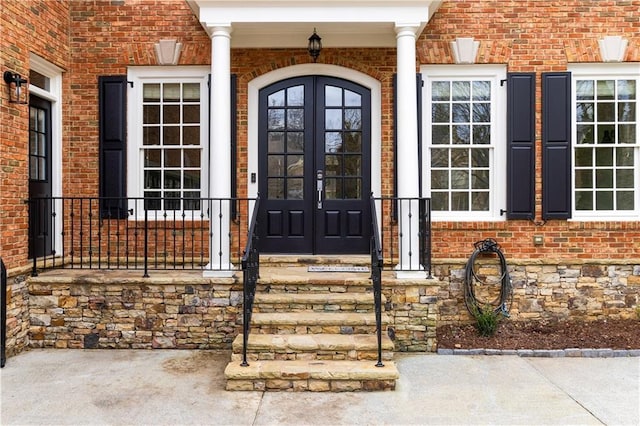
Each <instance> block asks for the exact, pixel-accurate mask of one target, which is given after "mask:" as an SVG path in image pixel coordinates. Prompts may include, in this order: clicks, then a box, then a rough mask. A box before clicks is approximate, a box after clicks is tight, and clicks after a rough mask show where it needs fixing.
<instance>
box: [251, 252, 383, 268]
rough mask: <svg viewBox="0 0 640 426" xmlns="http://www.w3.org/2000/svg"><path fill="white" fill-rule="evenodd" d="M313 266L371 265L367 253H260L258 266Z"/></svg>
mask: <svg viewBox="0 0 640 426" xmlns="http://www.w3.org/2000/svg"><path fill="white" fill-rule="evenodd" d="M300 265H305V266H314V265H338V266H340V265H346V266H371V256H369V255H304V254H301V255H282V254H261V255H260V266H261V267H263V266H266V267H269V266H276V267H282V266H300Z"/></svg>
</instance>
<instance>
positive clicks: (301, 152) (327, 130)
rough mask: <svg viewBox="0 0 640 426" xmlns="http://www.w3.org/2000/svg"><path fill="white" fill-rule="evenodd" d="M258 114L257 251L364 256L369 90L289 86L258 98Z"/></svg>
mask: <svg viewBox="0 0 640 426" xmlns="http://www.w3.org/2000/svg"><path fill="white" fill-rule="evenodd" d="M259 114H260V117H259V141H258V142H259V158H260V160H259V182H258V188H259V192H260V194H261V198H262V200H261V207H260V212H259V215H260V216H259V235H260V251H262V252H265V253H319V254H330V253H336V254H341V253H367V252H368V250H369V237H370V234H371V219H370V212H369V194H370V192H371V177H370V174H371V158H370V157H371V143H370V142H371V141H370V139H371V134H370V132H371V101H370V92H369V90H368V89H366V88H364V87H362V86H360V85H358V84H355V83H351V82H349V81H346V80H342V79H338V78H332V77H324V76H307V77H297V78H292V79H288V80H284V81H280V82H278V83H275V84H273V85H271V86H269V87H267V88H264V89H262V90H261V91H260V113H259Z"/></svg>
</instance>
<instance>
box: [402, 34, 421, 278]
mask: <svg viewBox="0 0 640 426" xmlns="http://www.w3.org/2000/svg"><path fill="white" fill-rule="evenodd" d="M417 29H418V26H417V25H406V26H404V25H398V26H396V47H397V99H396V102H397V114H398V115H397V117H396V120H397V132H398V134H397V138H398V147H397V149H398V151H397V152H396V155H397V156H398V157H397V158H398V162H397V163H398V173H397V175H398V197H400V198H409V197H412V198H417V197H418V196H419V195H420V194H419V179H420V176H419V174H418V170H419V168H418V107H417V103H416V99H417V98H416V96H417V91H416V31H417ZM398 214H399V215H400V217H399V220H400V230H399V235H398V237H399V239H400V253H399V254H400V259H399V264H398V266H397V269H398V271H397V273H396V275H397V276H398V277H400V278H401V277H404V276H407V277H408V276H415V275H416V272H417V271H419V270H420V253H419V248H420V240H419V238H418V236H419V235H418V231H419V227H418V224H419V209H418V202H417V200H415V201H402V202H400V204H399V205H398ZM407 271H415V272H413V273H412V272H407Z"/></svg>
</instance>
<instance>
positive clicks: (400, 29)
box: [394, 22, 421, 38]
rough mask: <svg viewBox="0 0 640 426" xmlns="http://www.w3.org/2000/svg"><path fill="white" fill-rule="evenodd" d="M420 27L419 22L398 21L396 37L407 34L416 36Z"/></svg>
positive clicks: (395, 28)
mask: <svg viewBox="0 0 640 426" xmlns="http://www.w3.org/2000/svg"><path fill="white" fill-rule="evenodd" d="M420 28H421V25H420V24H419V23H417V22H411V23H408V22H396V25H395V27H394V30H395V32H396V38H398V37H405V36H413V37H416V36H417V35H418V31H419V30H420Z"/></svg>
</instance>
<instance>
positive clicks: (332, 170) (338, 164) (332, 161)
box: [324, 155, 342, 176]
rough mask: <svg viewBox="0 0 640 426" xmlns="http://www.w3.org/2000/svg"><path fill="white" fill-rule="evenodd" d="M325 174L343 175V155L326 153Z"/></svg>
mask: <svg viewBox="0 0 640 426" xmlns="http://www.w3.org/2000/svg"><path fill="white" fill-rule="evenodd" d="M324 174H325V176H340V175H342V156H340V155H325V156H324Z"/></svg>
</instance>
